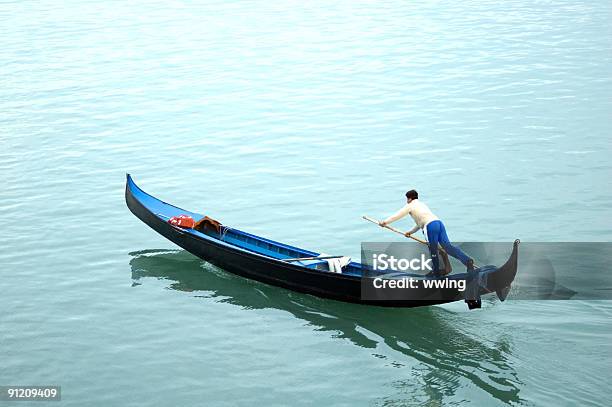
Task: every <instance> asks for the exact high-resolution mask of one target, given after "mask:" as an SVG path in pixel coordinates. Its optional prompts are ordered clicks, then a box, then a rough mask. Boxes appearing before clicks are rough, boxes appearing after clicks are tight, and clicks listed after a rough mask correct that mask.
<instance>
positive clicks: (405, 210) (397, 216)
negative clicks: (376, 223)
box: [380, 204, 410, 226]
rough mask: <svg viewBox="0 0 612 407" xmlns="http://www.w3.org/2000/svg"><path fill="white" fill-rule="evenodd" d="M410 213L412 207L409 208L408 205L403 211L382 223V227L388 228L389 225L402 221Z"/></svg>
mask: <svg viewBox="0 0 612 407" xmlns="http://www.w3.org/2000/svg"><path fill="white" fill-rule="evenodd" d="M409 211H410V207H409V206H408V204H406V205H405V206H404V207H403V208H402V209H400V210H399V211H397V212H395V213H394V214H393V215H391V216H389V217H388V218H387V219H385V220H383V221H382V222H380V226H387V225H388V224H389V223H392V222H395V221H396V220H400V219H401V218H403V217H404V216H406V215H408V212H409Z"/></svg>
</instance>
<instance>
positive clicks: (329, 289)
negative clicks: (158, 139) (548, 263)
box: [125, 174, 519, 308]
mask: <svg viewBox="0 0 612 407" xmlns="http://www.w3.org/2000/svg"><path fill="white" fill-rule="evenodd" d="M125 200H126V203H127V206H128V208H129V209H130V211H132V213H133V214H134V215H136V216H137V217H138V218H139V219H140V220H142V221H143V222H144V223H146V224H147V225H149V226H150V227H151V228H152V229H154V230H155V231H157V232H158V233H159V234H161V235H162V236H164V237H166V238H167V239H168V240H170V241H171V242H173V243H175V244H177V245H178V246H180V247H182V248H183V249H185V250H187V251H188V252H190V253H192V254H194V255H196V256H198V257H200V258H201V259H203V260H205V261H207V262H209V263H212V264H214V265H215V266H217V267H220V268H222V269H224V270H226V271H228V272H231V273H234V274H237V275H240V276H243V277H246V278H251V279H253V280H257V281H261V282H263V283H267V284H270V285H274V286H278V287H283V288H287V289H290V290H294V291H298V292H302V293H307V294H312V295H315V296H318V297H322V298H329V299H334V300H338V301H345V302H352V303H361V304H369V305H377V306H385V307H418V306H425V305H434V304H441V303H447V302H452V301H460V300H464V299H465V294H464V292H463V291H461V290H459V289H457V287H456V286H457V285H456V284H455V288H452V287H451V288H448V289H446V290H444V295H443V296H436V295H433V291H435V290H434V289H432V290H427V289H421V290H410V291H408V294H406V293H405V292H404V293H403V294H402V296H401V297H394V298H384V299H382V298H380V299H373V298H371V297H364V295H363V287H364V285H365V286H370V285H372V281H373V280H374V279H376V278H379V279H380V278H381V277H385V278H387V279H388V278H391V279H397V280H401V279H407V278H412V279H415V280H419V281H423V280H430V279H431V278H430V277H424V276H422V275H418V274H411V273H403V272H402V273H393V276H391V277H389V275H387V274H383V273H378V274H377V273H376V272H373V271H372V270H371V269H370V268H368V267H366V266H364V265H362V264H361V263H358V262H354V261H350V259H349V258H347V257H344V256H327V255H322V254H321V253H316V252H313V251H309V250H305V249H300V248H297V247H294V246H290V245H286V244H283V243H279V242H275V241H273V240H269V239H266V238H263V237H260V236H256V235H252V234H250V233H247V232H243V231H240V230H238V229H234V228H232V227H228V226H226V225H221V224H219V223H217V222H216V221H214V220H212V219H210V218H208V217H205V216H204V215H202V214H199V213H195V212H191V211H187V210H184V209H181V208H178V207H176V206H173V205H171V204H168V203H166V202H163V201H161V200H159V199H157V198H155V197H154V196H152V195H149V194H147V193H146V192H144V191H143V190H142V189H140V188H139V187H138V186H137V185H136V183H135V182H134V181H133V179H132V177H131V176H130V175H129V174H127V181H126V188H125ZM181 215H185V216H187V217H189V218H193V220H195V221H197V222H198V223H199V224H203V225H204V227H203V228H197V227H196V228H193V227H187V228H185V227H181V226H178V225H177V224H172V223H170V222H169V220H170V219H172V218H175V217H179V216H181ZM200 221H201V222H200ZM518 244H519V241H518V240H517V241H515V242H514V245H513V248H512V252H511V254H510V257H509V258H508V260H507V261H506V263H505V264H504V265H503V266H501V267H495V266H483V267H481V268H477V269H476V270H475V271H476V277H474V276H472V275H468V274H467V273H461V274H455V275H449V276H447V279H449V280H456V281H460V280H463V281H468V280H469V281H473V282H475V284H477V285H476V289H477V290H476V291H477V293H476V295H478V296H480V295H483V294H486V293H490V292H496V293H497V295H498V297H499V298H500V299H501V300H502V301H503V300H504V299H505V298H506V295H507V294H508V291H509V289H510V285H511V284H512V281H513V280H514V277H515V275H516V272H517V266H518ZM472 307H473V306H470V308H472Z"/></svg>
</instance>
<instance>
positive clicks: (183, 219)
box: [168, 215, 195, 229]
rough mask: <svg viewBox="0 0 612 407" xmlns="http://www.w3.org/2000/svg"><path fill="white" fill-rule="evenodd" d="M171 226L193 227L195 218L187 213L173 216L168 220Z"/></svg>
mask: <svg viewBox="0 0 612 407" xmlns="http://www.w3.org/2000/svg"><path fill="white" fill-rule="evenodd" d="M168 223H169V224H171V225H172V226H178V227H179V228H184V229H193V227H194V226H195V220H193V218H192V217H191V216H189V215H179V216H173V217H171V218H170V220H169V221H168Z"/></svg>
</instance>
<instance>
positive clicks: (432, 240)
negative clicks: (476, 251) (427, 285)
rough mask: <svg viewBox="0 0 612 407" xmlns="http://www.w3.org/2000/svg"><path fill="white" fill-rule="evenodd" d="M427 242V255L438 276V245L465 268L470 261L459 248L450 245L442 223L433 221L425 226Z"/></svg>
mask: <svg viewBox="0 0 612 407" xmlns="http://www.w3.org/2000/svg"><path fill="white" fill-rule="evenodd" d="M427 240H428V241H429V253H430V254H431V260H432V263H433V267H434V269H433V271H434V273H436V274H439V272H440V259H439V258H438V243H439V244H440V246H442V248H443V249H444V250H446V253H448V255H449V256H453V257H454V258H456V259H457V260H459V261H461V263H463V264H464V265H466V266H467V262H468V260H469V259H470V258H469V256H468V255H467V254H465V253H464V252H463V251H461V249H460V248H458V247H457V246H453V245H452V244H451V242H450V240H448V235H447V234H446V228H445V227H444V223H442V221H440V220H434V221H433V222H430V223H429V224H428V225H427Z"/></svg>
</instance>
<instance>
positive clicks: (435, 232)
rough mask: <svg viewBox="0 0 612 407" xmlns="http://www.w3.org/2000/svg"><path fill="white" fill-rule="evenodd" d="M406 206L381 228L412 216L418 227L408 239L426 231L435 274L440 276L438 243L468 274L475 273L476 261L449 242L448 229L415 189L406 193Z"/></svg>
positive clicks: (412, 230)
mask: <svg viewBox="0 0 612 407" xmlns="http://www.w3.org/2000/svg"><path fill="white" fill-rule="evenodd" d="M406 200H407V203H406V205H405V206H404V207H403V208H402V209H400V210H399V211H397V212H396V213H395V214H393V215H391V216H389V217H388V218H387V219H385V220H383V221H381V222H379V223H378V224H379V225H380V226H387V225H388V224H389V223H391V222H395V221H396V220H399V219H401V218H403V217H404V216H406V215H410V216H411V217H412V219H414V222H415V223H416V225H415V226H414V227H413V228H412V229H410V231H409V232H406V237H409V236H410V235H411V234H413V233H414V232H416V231H417V230H419V229H424V230H425V231H426V235H427V241H428V242H429V253H430V254H431V259H432V263H433V267H434V269H433V274H434V275H435V276H440V259H439V258H438V243H439V244H440V245H441V246H442V247H443V248H444V250H446V253H448V254H449V255H450V256H453V257H454V258H456V259H458V260H460V261H461V263H463V264H464V265H465V266H466V267H467V269H468V272H472V271H474V260H473V259H471V258H470V257H469V256H468V255H466V254H465V253H464V252H463V251H461V249H459V248H458V247H456V246H453V245H452V244H451V242H450V241H449V240H448V236H447V235H446V229H445V228H444V224H443V223H442V221H441V220H440V218H438V217H437V216H436V215H434V214H433V213H432V212H431V210H430V209H429V208H428V207H427V205H425V204H424V203H423V202H421V201H419V194H418V192H417V191H415V190H414V189H411V190H410V191H408V192H406Z"/></svg>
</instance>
